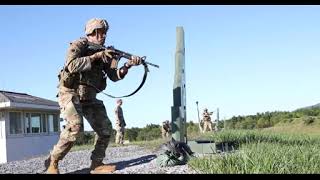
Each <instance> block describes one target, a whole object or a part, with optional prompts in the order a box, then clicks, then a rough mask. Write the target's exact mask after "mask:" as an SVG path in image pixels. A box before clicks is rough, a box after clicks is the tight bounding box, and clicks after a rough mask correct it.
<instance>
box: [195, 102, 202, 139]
mask: <svg viewBox="0 0 320 180" xmlns="http://www.w3.org/2000/svg"><path fill="white" fill-rule="evenodd" d="M196 104H197V110H198V122H199V131H200V133H201V132H202V128H201V123H200V122H201V121H200V115H199V106H198V101H196Z"/></svg>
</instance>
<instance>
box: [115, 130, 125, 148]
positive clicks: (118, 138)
mask: <svg viewBox="0 0 320 180" xmlns="http://www.w3.org/2000/svg"><path fill="white" fill-rule="evenodd" d="M116 131H117V134H116V141H115V143H116V144H123V140H124V127H121V126H117V127H116Z"/></svg>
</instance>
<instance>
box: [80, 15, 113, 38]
mask: <svg viewBox="0 0 320 180" xmlns="http://www.w3.org/2000/svg"><path fill="white" fill-rule="evenodd" d="M100 28H104V29H105V30H106V32H107V31H108V29H109V24H108V22H107V21H106V20H105V19H100V18H92V19H90V20H89V21H88V22H87V24H86V26H85V29H84V30H85V33H86V35H89V34H91V33H93V31H94V30H95V29H100Z"/></svg>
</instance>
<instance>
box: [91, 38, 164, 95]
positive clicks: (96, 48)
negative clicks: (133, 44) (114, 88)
mask: <svg viewBox="0 0 320 180" xmlns="http://www.w3.org/2000/svg"><path fill="white" fill-rule="evenodd" d="M87 48H88V50H90V51H93V52H100V51H104V50H107V49H109V50H112V51H113V54H112V56H113V58H114V59H115V60H116V61H117V62H119V61H120V59H121V58H126V59H131V58H132V56H133V55H132V54H130V53H127V52H124V51H121V50H119V49H116V48H114V47H113V46H108V47H105V46H102V45H99V44H94V43H90V42H88V47H87ZM146 58H147V57H146V56H143V57H141V61H142V65H143V66H144V75H143V78H142V82H141V84H140V85H139V87H138V88H137V89H136V90H135V91H133V92H132V93H131V94H128V95H125V96H118V97H116V96H112V95H109V94H106V93H104V92H102V91H101V90H100V91H99V89H97V88H96V87H95V86H93V87H94V88H95V89H97V90H98V91H99V92H102V93H103V94H104V95H106V96H109V97H111V98H124V97H129V96H132V95H133V94H135V93H136V92H138V91H139V90H140V88H141V87H142V86H143V84H144V83H145V81H146V79H147V74H148V72H149V68H148V65H150V66H154V67H156V68H159V66H158V65H156V64H152V63H150V62H147V61H146Z"/></svg>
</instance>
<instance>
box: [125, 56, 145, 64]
mask: <svg viewBox="0 0 320 180" xmlns="http://www.w3.org/2000/svg"><path fill="white" fill-rule="evenodd" d="M141 63H142V60H141V58H140V57H139V56H132V57H131V59H130V60H128V62H127V64H128V65H129V66H138V65H140V64H141Z"/></svg>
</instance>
